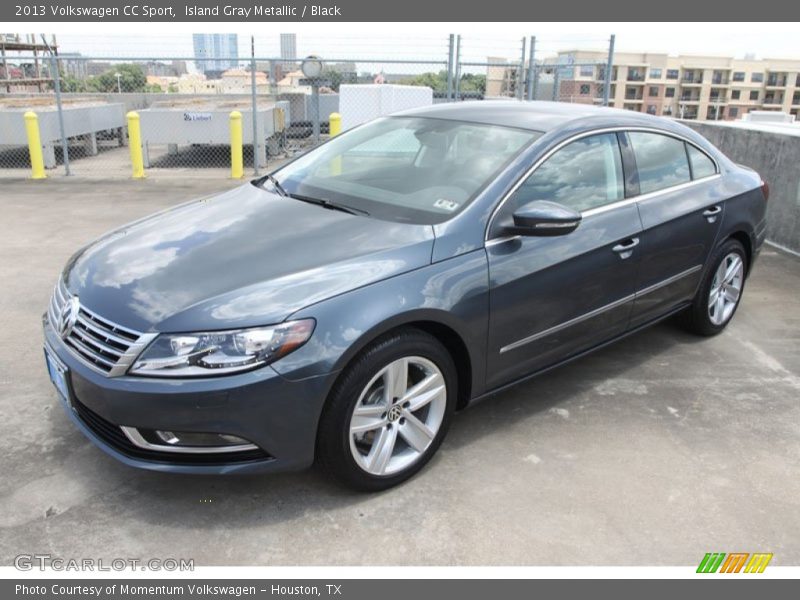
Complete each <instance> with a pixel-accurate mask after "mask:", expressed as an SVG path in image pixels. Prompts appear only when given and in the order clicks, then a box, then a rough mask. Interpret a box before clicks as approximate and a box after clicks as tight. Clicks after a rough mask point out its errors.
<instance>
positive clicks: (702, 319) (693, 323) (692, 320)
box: [682, 239, 748, 336]
mask: <svg viewBox="0 0 800 600" xmlns="http://www.w3.org/2000/svg"><path fill="white" fill-rule="evenodd" d="M731 253H736V254H738V255H739V257H740V258H741V259H742V264H743V265H744V273H745V274H746V273H747V268H748V264H747V252H745V249H744V247H743V246H742V244H741V243H740V242H738V241H737V240H734V239H727V240H725V241H724V242H723V243H722V244H720V245H719V246H717V248H716V249H715V250H714V252H713V254H712V255H711V258H710V259H709V262H708V268H707V269H706V273H705V275H704V276H703V281H702V282H701V283H700V287H699V288H698V289H697V294H696V295H695V297H694V300H693V301H692V305H691V306H690V307H689V308H688V309H686V311H685V312H684V314H683V315H682V316H683V324H684V327H685V328H686V329H687V330H688V331H690V332H691V333H694V334H696V335H702V336H712V335H717V334H718V333H720V332H722V331H723V330H724V329H725V327H727V325H728V323H730V322H731V321H732V320H733V317H734V315H735V314H736V311H737V310H738V308H739V304H741V301H742V294H743V293H744V284H745V278H744V277H743V278H742V288H741V291H740V292H739V298H738V300H737V302H736V305H735V306H734V308H733V312H732V313H731V315H730V317H728V319H727V320H725V322H723V323H722V324H720V325H717V324H715V323H713V322H712V321H711V317H710V315H709V311H708V306H709V294H710V293H711V285H712V283H713V282H714V274H715V273H716V272H717V269H718V268H719V266H720V264H721V263H722V261H723V260H724V259H725V257H726V256H728V255H729V254H731Z"/></svg>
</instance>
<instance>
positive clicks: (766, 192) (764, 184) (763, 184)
mask: <svg viewBox="0 0 800 600" xmlns="http://www.w3.org/2000/svg"><path fill="white" fill-rule="evenodd" d="M761 193H763V194H764V202H766V201H767V200H769V184H768V183H767V182H766V181H762V182H761Z"/></svg>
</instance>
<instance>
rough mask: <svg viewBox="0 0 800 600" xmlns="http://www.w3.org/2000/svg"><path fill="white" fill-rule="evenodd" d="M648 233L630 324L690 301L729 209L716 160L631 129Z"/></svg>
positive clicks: (684, 143)
mask: <svg viewBox="0 0 800 600" xmlns="http://www.w3.org/2000/svg"><path fill="white" fill-rule="evenodd" d="M627 141H628V142H629V145H630V148H631V149H632V151H633V157H634V159H635V163H636V171H637V174H638V183H639V192H640V195H639V196H638V200H637V203H638V205H639V213H640V215H641V219H642V226H643V228H644V231H643V232H642V236H641V244H640V254H641V264H640V268H639V278H638V284H637V293H636V302H635V304H634V308H633V315H632V317H631V327H636V326H637V325H641V324H644V323H646V322H647V321H650V320H652V319H654V318H656V317H659V316H661V315H663V314H664V313H666V312H667V311H669V310H670V309H672V308H675V307H677V306H678V305H680V304H681V303H684V302H686V301H688V300H690V299H691V298H692V297H693V295H694V293H695V290H696V288H697V285H698V283H699V282H700V278H701V277H702V270H703V265H704V264H705V262H706V259H707V258H708V255H709V253H710V252H711V250H712V249H713V247H714V244H715V241H716V238H717V234H718V233H719V227H720V223H721V222H722V211H723V210H724V203H723V196H722V195H721V194H720V191H719V185H718V183H719V175H718V167H717V164H716V163H715V161H714V160H712V159H711V157H709V156H708V155H707V154H706V153H705V152H703V151H702V150H700V149H699V148H697V147H696V146H694V145H693V144H691V143H690V142H688V141H686V140H683V139H681V138H678V137H674V136H671V135H668V134H665V133H656V132H652V131H629V132H627Z"/></svg>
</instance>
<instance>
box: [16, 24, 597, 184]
mask: <svg viewBox="0 0 800 600" xmlns="http://www.w3.org/2000/svg"><path fill="white" fill-rule="evenodd" d="M0 37H2V36H0ZM0 42H2V40H0ZM312 43H313V44H314V45H315V47H320V48H323V49H324V50H325V52H324V53H323V52H320V55H323V54H325V55H327V56H326V58H325V60H324V61H322V60H319V62H317V61H315V60H308V61H307V64H305V66H306V68H305V69H304V68H303V67H304V62H303V60H301V59H297V58H287V57H286V56H285V54H286V53H285V52H283V48H280V49H278V48H275V46H274V44H273V43H272V42H271V41H263V40H257V39H251V56H250V57H248V58H241V57H240V56H238V55H237V53H233V52H232V53H230V54H222V55H220V54H216V55H215V56H213V57H210V56H204V55H203V54H202V52H198V51H197V46H195V53H194V54H195V55H194V56H186V55H180V54H177V53H176V54H173V55H165V56H160V57H136V56H127V57H122V56H115V55H113V54H112V55H103V54H97V55H95V56H83V55H77V54H64V53H60V54H57V53H56V51H55V50H54V49H53V48H51V47H49V45H47V44H46V41H45V44H44V48H43V49H42V51H41V52H35V53H30V52H28V53H25V52H19V53H17V54H16V55H15V54H13V53H12V52H8V51H6V49H5V48H4V51H3V54H2V64H0V177H30V176H31V173H32V172H33V173H34V177H36V174H35V173H36V164H33V163H32V162H31V161H32V158H31V157H32V156H34V154H35V153H33V152H32V151H31V148H30V146H31V145H33V146H38V147H39V148H40V149H41V156H40V157H38V159H37V157H36V156H34V162H35V161H36V160H39V161H41V163H42V166H43V169H44V171H43V173H44V175H46V176H48V177H51V176H58V175H81V176H87V177H92V176H94V177H101V178H113V177H131V176H132V175H133V176H136V161H137V152H140V155H139V157H138V160H139V161H140V162H141V168H142V169H143V170H144V174H145V175H146V176H148V177H156V176H160V177H169V176H175V175H176V176H186V175H187V174H188V173H191V174H192V176H193V177H197V176H204V175H206V176H212V177H230V176H233V177H241V176H244V175H249V174H258V173H261V172H266V171H267V170H271V169H273V168H275V167H276V166H277V165H279V164H280V163H281V162H282V161H285V160H287V159H290V158H291V157H293V156H296V155H297V154H299V153H302V152H304V151H306V150H308V149H309V148H312V147H314V146H315V145H317V144H319V143H321V142H322V141H324V140H326V139H327V138H328V137H329V136H330V135H331V122H330V116H331V115H332V114H335V115H340V118H341V121H340V123H341V129H343V130H346V129H349V128H351V127H353V126H356V125H358V124H360V123H362V122H365V121H367V120H370V119H372V118H375V117H377V116H379V115H382V114H387V113H389V112H394V111H396V110H402V109H404V108H409V107H413V106H420V105H426V104H431V103H441V102H457V101H467V100H470V101H480V100H485V99H517V100H554V101H561V102H582V103H593V104H603V103H604V101H605V100H607V97H608V88H609V82H608V81H607V75H609V72H608V69H607V64H599V63H597V62H592V63H584V62H581V63H576V62H574V61H572V62H570V63H568V64H565V63H563V62H553V60H552V59H549V60H548V59H544V60H541V59H538V57H537V54H536V51H537V50H536V39H535V38H534V37H528V38H522V39H516V40H514V39H482V38H478V37H463V38H462V36H459V35H450V36H446V37H438V38H430V39H426V40H424V42H421V43H420V45H419V47H417V48H415V49H414V50H413V51H409V49H408V46H406V45H404V46H403V47H402V48H399V47H397V46H392V45H387V46H386V47H385V48H384V47H381V46H378V47H379V48H381V49H383V50H385V54H382V55H381V56H374V55H373V56H369V55H366V54H365V55H359V56H355V55H353V54H352V53H351V54H347V55H345V53H344V52H343V49H344V48H345V47H347V48H349V50H350V51H351V52H352V50H353V48H354V47H356V48H358V45H357V43H356V44H355V46H354V43H353V41H352V40H344V39H337V38H320V39H319V40H313V41H312ZM0 45H2V44H0ZM29 47H30V46H29ZM371 48H372V49H373V51H374V50H375V48H376V45H375V43H374V41H373V42H371ZM278 50H280V51H281V53H282V54H284V56H281V57H276V54H277V51H278ZM261 52H264V54H261V55H260V53H261ZM266 52H271V53H274V54H266ZM337 52H338V53H341V55H342V56H345V57H344V58H341V59H337V58H330V57H331V56H334V57H335V56H336V54H337ZM610 60H611V54H609V61H610ZM315 69H316V70H315ZM32 115H35V116H32ZM132 119H134V120H132ZM338 126H339V122H338V121H337V124H335V125H334V129H336V128H337V127H338ZM34 130H35V133H36V134H38V140H34V141H33V142H32V141H31V139H32V138H31V135H32V133H33V132H34ZM237 161H238V162H237ZM237 168H238V169H239V170H238V171H237Z"/></svg>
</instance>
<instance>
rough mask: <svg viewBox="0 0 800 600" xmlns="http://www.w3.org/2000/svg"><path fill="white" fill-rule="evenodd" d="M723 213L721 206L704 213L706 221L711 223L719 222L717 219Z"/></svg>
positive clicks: (713, 207)
mask: <svg viewBox="0 0 800 600" xmlns="http://www.w3.org/2000/svg"><path fill="white" fill-rule="evenodd" d="M721 212H722V207H721V206H719V205H717V206H712V207H711V208H708V209H706V210H704V211H703V216H704V217H705V218H706V220H707V221H708V222H709V223H714V222H715V221H716V220H717V217H718V216H719V213H721Z"/></svg>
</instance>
